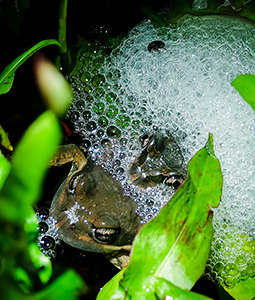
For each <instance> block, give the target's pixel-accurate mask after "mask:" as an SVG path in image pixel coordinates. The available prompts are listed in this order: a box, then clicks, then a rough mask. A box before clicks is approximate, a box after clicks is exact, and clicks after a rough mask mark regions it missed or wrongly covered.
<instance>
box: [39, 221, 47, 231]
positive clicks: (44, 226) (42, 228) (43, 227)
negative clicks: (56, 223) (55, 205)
mask: <svg viewBox="0 0 255 300" xmlns="http://www.w3.org/2000/svg"><path fill="white" fill-rule="evenodd" d="M38 225H39V228H38V231H39V232H40V233H45V232H46V231H47V230H48V228H49V226H48V225H47V224H46V223H45V222H39V224H38Z"/></svg>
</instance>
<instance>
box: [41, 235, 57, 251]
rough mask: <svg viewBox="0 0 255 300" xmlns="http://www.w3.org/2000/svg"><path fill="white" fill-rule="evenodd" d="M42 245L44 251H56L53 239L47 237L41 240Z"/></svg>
mask: <svg viewBox="0 0 255 300" xmlns="http://www.w3.org/2000/svg"><path fill="white" fill-rule="evenodd" d="M40 245H41V247H42V248H43V249H44V250H49V249H54V248H55V245H56V244H55V240H54V238H53V237H51V236H49V235H45V236H43V237H42V238H41V240H40Z"/></svg>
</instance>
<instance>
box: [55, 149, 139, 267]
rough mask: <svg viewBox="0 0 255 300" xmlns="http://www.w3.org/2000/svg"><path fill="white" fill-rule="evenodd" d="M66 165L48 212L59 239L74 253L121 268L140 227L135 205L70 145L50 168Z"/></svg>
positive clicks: (125, 261) (113, 180)
mask: <svg viewBox="0 0 255 300" xmlns="http://www.w3.org/2000/svg"><path fill="white" fill-rule="evenodd" d="M69 162H72V167H71V170H70V172H69V174H68V176H67V178H66V179H65V180H64V182H63V183H62V184H61V186H60V187H59V189H58V191H57V192H56V194H55V196H54V198H53V201H52V204H51V207H50V212H49V217H53V218H54V220H55V221H56V224H55V226H56V228H57V229H58V234H59V237H60V239H61V240H63V241H64V242H66V243H67V244H69V245H71V246H73V247H76V248H78V249H82V250H85V251H91V252H99V253H104V254H105V255H106V256H107V257H108V258H109V259H110V261H111V262H112V263H113V264H115V265H116V266H117V267H119V268H123V267H125V266H126V265H127V263H128V261H129V252H130V250H131V244H132V242H133V239H134V237H135V235H136V233H137V232H138V230H139V228H140V227H141V226H142V225H141V221H140V218H139V216H138V215H137V214H136V213H135V211H136V209H137V204H136V202H134V200H132V199H131V198H130V197H128V196H125V195H123V189H122V186H121V184H120V182H118V181H116V180H115V179H113V178H112V177H111V175H110V174H108V173H107V172H105V171H104V170H103V169H102V167H100V166H96V165H95V164H94V163H93V161H92V160H91V158H90V156H89V155H84V153H83V152H82V151H81V150H80V149H79V148H78V147H77V146H76V145H74V144H69V145H64V146H61V147H60V148H59V150H58V152H57V154H56V155H55V156H54V158H53V160H52V161H51V162H50V165H52V166H61V165H63V164H66V163H69Z"/></svg>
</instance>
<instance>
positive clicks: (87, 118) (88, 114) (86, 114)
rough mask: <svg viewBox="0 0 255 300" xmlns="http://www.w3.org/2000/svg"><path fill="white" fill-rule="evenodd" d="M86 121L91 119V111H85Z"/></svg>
mask: <svg viewBox="0 0 255 300" xmlns="http://www.w3.org/2000/svg"><path fill="white" fill-rule="evenodd" d="M82 116H83V118H84V120H85V121H88V120H89V119H90V118H91V112H90V111H89V110H85V111H84V112H83V114H82Z"/></svg>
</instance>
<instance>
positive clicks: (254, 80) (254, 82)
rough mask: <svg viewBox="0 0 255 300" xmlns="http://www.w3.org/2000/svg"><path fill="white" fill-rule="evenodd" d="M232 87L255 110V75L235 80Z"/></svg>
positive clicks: (242, 76)
mask: <svg viewBox="0 0 255 300" xmlns="http://www.w3.org/2000/svg"><path fill="white" fill-rule="evenodd" d="M232 85H233V86H234V87H235V89H236V90H237V91H238V92H239V93H240V95H241V96H242V97H243V98H244V100H245V101H246V102H248V103H249V104H250V105H251V107H252V108H253V109H254V110H255V75H251V74H245V75H239V76H238V77H237V78H236V79H235V80H233V82H232Z"/></svg>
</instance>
